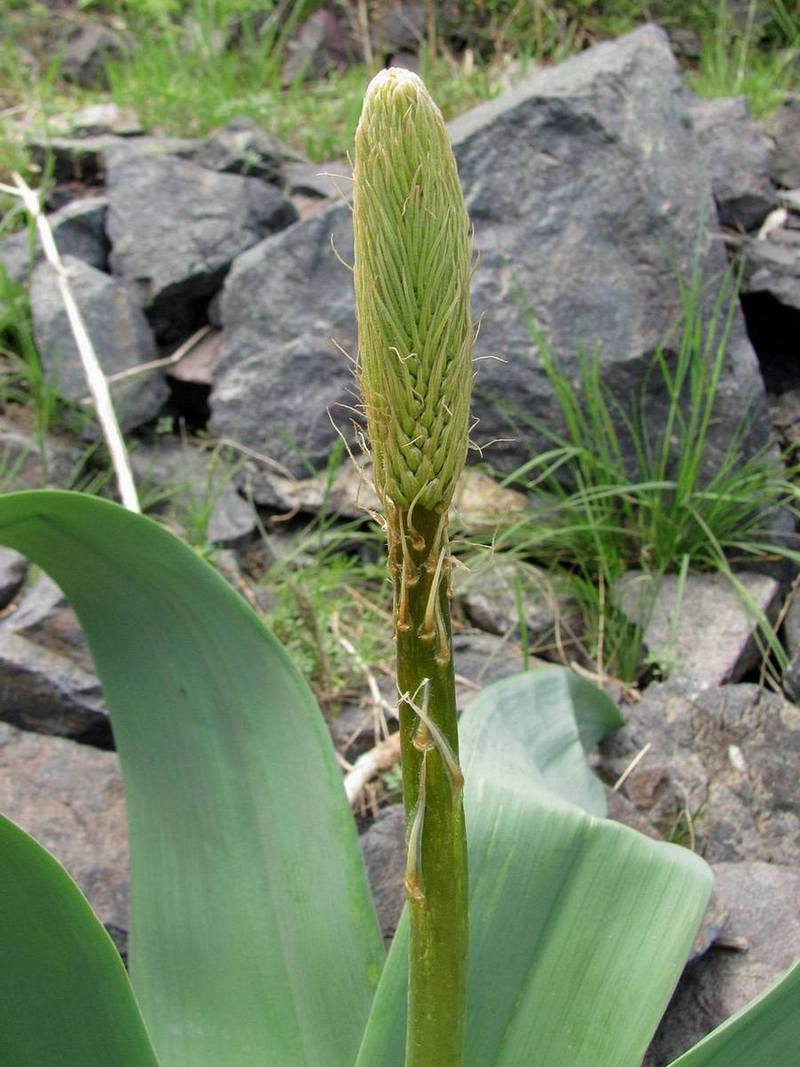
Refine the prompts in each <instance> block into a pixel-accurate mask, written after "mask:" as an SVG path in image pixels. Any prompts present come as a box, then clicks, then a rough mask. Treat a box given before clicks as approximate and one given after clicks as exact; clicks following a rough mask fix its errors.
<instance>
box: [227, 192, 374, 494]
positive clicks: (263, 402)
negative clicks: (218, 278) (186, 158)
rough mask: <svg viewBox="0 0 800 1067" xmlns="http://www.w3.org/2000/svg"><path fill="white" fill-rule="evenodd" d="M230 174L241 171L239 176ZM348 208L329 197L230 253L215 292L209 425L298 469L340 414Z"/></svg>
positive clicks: (344, 387) (304, 467)
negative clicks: (307, 215) (218, 313)
mask: <svg viewBox="0 0 800 1067" xmlns="http://www.w3.org/2000/svg"><path fill="white" fill-rule="evenodd" d="M236 180H237V181H244V180H245V179H243V178H239V179H236ZM332 240H333V243H334V244H335V247H336V249H337V250H338V252H339V255H341V256H342V257H344V259H345V260H349V261H351V262H352V255H353V251H352V230H351V226H350V218H349V214H347V213H344V212H343V211H342V210H341V209H339V208H338V207H332V208H330V209H328V210H327V211H325V212H323V213H322V214H320V215H318V216H316V217H314V218H312V219H309V220H308V221H307V222H303V223H299V224H298V225H296V226H292V227H291V228H290V229H288V230H285V231H284V232H283V233H279V234H277V235H276V236H275V237H271V238H269V239H268V240H266V241H263V242H261V243H260V244H258V245H256V246H255V248H252V249H250V250H249V251H248V252H246V253H244V255H241V256H239V258H238V259H237V260H236V261H235V263H234V265H233V268H232V270H231V272H230V274H229V275H228V277H227V279H226V282H225V288H224V291H223V297H222V309H221V310H222V321H223V323H224V327H225V332H224V340H223V345H222V353H221V356H220V361H219V364H218V366H217V372H216V381H215V385H214V388H213V390H212V394H211V407H212V423H211V424H212V426H213V428H214V430H215V431H216V432H217V433H218V434H219V435H220V436H223V437H232V438H234V440H237V441H240V442H242V443H244V444H246V445H247V446H248V447H250V448H253V449H255V451H257V452H260V453H263V454H265V455H267V456H268V457H269V458H270V459H271V460H274V461H277V462H278V463H281V464H283V465H284V466H285V467H287V468H288V469H289V470H290V471H291V473H292V474H293V475H296V476H298V477H302V476H306V475H307V474H308V464H311V465H312V466H313V467H316V468H320V467H324V466H325V464H326V462H327V459H328V456H329V454H330V451H331V449H332V447H333V446H334V444H335V442H336V440H337V435H336V430H335V429H334V428H333V426H332V425H331V421H330V419H329V418H328V411H330V412H331V414H332V416H333V418H334V419H336V420H337V421H338V422H339V423H340V424H342V425H343V426H347V425H348V421H349V414H348V412H346V411H344V410H343V409H342V408H341V405H342V404H345V403H349V402H350V401H351V399H352V398H351V397H350V395H349V393H350V391H351V390H352V388H353V373H352V368H351V366H350V365H349V364H348V362H347V360H346V358H345V357H344V356H343V355H341V354H340V353H339V352H337V351H336V349H335V348H334V347H333V346H332V344H331V340H330V339H331V337H334V338H335V339H336V341H337V343H338V344H339V345H341V346H342V348H343V349H344V350H345V351H346V352H350V353H354V352H355V343H356V334H355V318H354V312H353V295H352V276H351V275H350V274H349V273H348V272H347V271H346V270H345V269H344V268H343V267H341V265H340V264H339V263H338V261H337V259H336V255H335V253H334V251H333V248H332V247H331V241H332Z"/></svg>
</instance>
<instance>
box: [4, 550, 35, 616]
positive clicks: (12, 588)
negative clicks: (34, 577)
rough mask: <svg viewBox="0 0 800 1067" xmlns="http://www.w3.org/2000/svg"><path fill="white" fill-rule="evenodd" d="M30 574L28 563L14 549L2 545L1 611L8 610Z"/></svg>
mask: <svg viewBox="0 0 800 1067" xmlns="http://www.w3.org/2000/svg"><path fill="white" fill-rule="evenodd" d="M27 574H28V561H27V560H26V559H25V557H24V556H21V555H20V554H19V552H15V551H14V549H13V548H6V546H5V545H0V609H2V608H7V607H8V605H9V604H10V603H11V601H12V600H13V599H14V597H15V596H16V595H17V593H18V592H19V591H20V589H21V588H22V584H23V582H24V581H25V578H26V577H27Z"/></svg>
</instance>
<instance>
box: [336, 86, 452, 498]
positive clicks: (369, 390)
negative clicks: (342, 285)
mask: <svg viewBox="0 0 800 1067" xmlns="http://www.w3.org/2000/svg"><path fill="white" fill-rule="evenodd" d="M354 177H355V184H354V189H355V192H354V206H353V219H354V226H355V285H356V304H357V311H358V327H359V377H360V386H361V392H362V396H363V398H364V404H365V407H366V412H367V420H368V429H369V437H370V442H371V447H372V454H373V464H374V479H375V484H376V487H377V489H378V492H379V494H380V495H381V496H382V497H383V498H384V500H385V501H386V500H388V501H390V502H392V503H393V504H394V505H395V506H397V507H401V508H402V507H405V508H408V507H411V505H412V504H413V503H415V502H416V503H417V504H418V505H421V506H422V507H425V508H429V509H435V510H437V511H441V510H444V509H445V508H446V507H447V505H448V504H449V503H450V500H451V498H452V496H453V491H454V489H455V483H456V480H457V478H458V475H459V474H460V472H461V469H462V467H463V465H464V461H465V459H466V453H467V437H468V430H469V401H470V392H471V386H472V342H473V329H472V322H471V317H470V297H469V287H470V274H471V238H470V225H469V219H468V216H467V213H466V210H465V207H464V201H463V196H462V193H461V186H460V185H459V181H458V173H457V171H456V164H455V160H454V158H453V153H452V150H451V148H450V144H449V141H448V138H447V130H446V129H445V125H444V121H443V119H442V116H441V113H440V111H439V109H438V108H437V107H436V105H435V104H434V102H433V100H432V99H431V97H430V95H429V94H428V92H427V90H426V89H425V86H424V85H423V83H422V81H421V80H420V79H419V78H418V77H417V76H416V75H415V74H412V73H410V72H409V71H405V70H400V69H398V68H391V69H389V70H385V71H382V72H381V73H380V74H379V75H378V76H377V77H376V78H374V79H373V81H372V83H371V84H370V87H369V89H368V90H367V95H366V97H365V101H364V110H363V112H362V116H361V122H360V123H359V127H358V131H357V133H356V162H355V176H354Z"/></svg>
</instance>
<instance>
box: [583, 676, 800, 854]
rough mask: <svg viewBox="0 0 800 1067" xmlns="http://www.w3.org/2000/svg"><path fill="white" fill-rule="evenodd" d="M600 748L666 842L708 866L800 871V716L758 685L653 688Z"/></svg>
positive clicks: (608, 769)
mask: <svg viewBox="0 0 800 1067" xmlns="http://www.w3.org/2000/svg"><path fill="white" fill-rule="evenodd" d="M625 719H626V721H625V726H624V728H623V729H622V730H620V731H619V732H618V733H617V734H615V735H614V736H613V737H611V738H608V739H606V740H605V741H604V742H602V745H601V767H602V770H603V773H604V775H605V776H607V780H610V781H615V780H616V779H617V778H618V777H619V776H620V775H621V774H622V773H623V772H624V771H625V770H626V769H627V768H628V767H629V766H630V764H631V762H632V760H633V759H634V758H635V757H636V756H637V755H639V754H640V753H641V752H642V750H643V749H644V748H645V746H646V745H649V746H650V747H649V748H648V750H647V752H646V753H645V755H644V756H643V757H642V758H641V759H640V762H639V763H638V764H637V765H636V767H635V768H634V769H633V771H632V772H631V773H630V775H629V776H628V777H627V778H626V780H625V782H624V784H623V785H622V786H621V790H622V792H623V794H624V795H625V796H627V797H628V799H629V800H631V801H632V802H633V804H634V805H635V806H636V808H637V809H638V810H639V811H641V812H642V813H643V814H644V815H645V816H646V817H647V818H648V819H649V820H650V821H651V822H652V823H653V824H654V825H655V826H657V827H658V828H659V830H660V831H661V833H662V835H663V836H665V837H668V838H674V837H675V836H676V835H679V834H680V835H682V836H683V837H684V838H688V839H689V840H690V841H692V840H693V841H694V842H695V845H696V848H697V850H698V851H699V852H701V853H702V854H703V855H704V856H705V857H706V859H707V860H709V862H712V863H721V862H728V861H736V862H738V861H743V860H748V861H750V860H764V861H766V862H769V863H784V864H797V863H800V797H798V793H797V787H796V779H797V775H796V767H797V761H798V759H800V709H798V708H797V707H795V706H794V705H793V704H789V703H788V702H787V701H785V700H783V698H782V697H780V696H778V695H776V694H773V693H767V692H764V691H762V690H760V689H759V688H758V687H757V686H755V685H726V686H721V687H720V688H718V689H705V690H697V689H693V688H691V687H690V686H688V685H687V684H682V685H680V686H679V685H676V684H673V683H668V684H666V685H664V684H654V685H651V686H649V687H648V688H647V690H646V691H645V693H644V696H643V698H642V700H641V702H640V703H639V704H638V705H636V706H633V707H631V708H629V709H627V711H626V713H625Z"/></svg>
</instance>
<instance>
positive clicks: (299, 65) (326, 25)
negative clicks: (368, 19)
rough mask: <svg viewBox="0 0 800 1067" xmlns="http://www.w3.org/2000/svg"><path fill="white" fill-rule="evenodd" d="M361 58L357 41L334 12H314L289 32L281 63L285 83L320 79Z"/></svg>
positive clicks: (341, 69) (343, 68)
mask: <svg viewBox="0 0 800 1067" xmlns="http://www.w3.org/2000/svg"><path fill="white" fill-rule="evenodd" d="M359 59H361V49H360V47H359V44H358V41H357V40H356V38H355V37H354V36H353V35H352V34H351V33H350V31H349V30H348V29H347V27H346V26H345V25H344V22H343V20H342V19H340V18H339V17H338V16H337V15H336V13H335V12H333V11H328V10H322V11H315V12H314V13H313V14H312V15H309V17H308V18H307V19H306V20H305V21H304V22H303V23H302V24H301V25H300V26H299V27H298V28H297V30H295V32H294V33H292V35H291V37H290V38H289V40H288V41H287V45H286V60H285V62H284V64H283V71H282V80H283V82H284V84H286V85H290V84H291V83H292V82H297V81H302V80H303V79H305V78H321V77H323V76H324V75H325V74H329V73H330V72H331V71H334V70H337V71H339V72H341V71H343V70H345V69H346V68H347V67H348V66H349V65H350V64H351V63H352V62H354V61H358V60H359Z"/></svg>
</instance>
